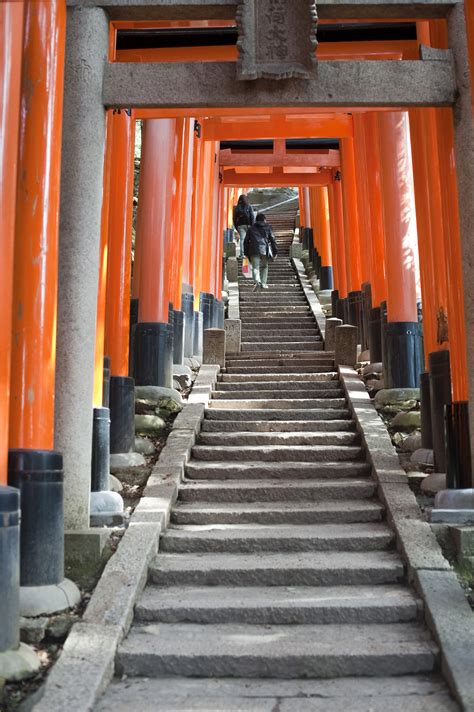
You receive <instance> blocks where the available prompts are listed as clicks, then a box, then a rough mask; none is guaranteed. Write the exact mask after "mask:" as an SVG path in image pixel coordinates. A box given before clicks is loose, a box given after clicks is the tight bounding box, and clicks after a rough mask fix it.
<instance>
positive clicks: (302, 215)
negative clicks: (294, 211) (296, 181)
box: [298, 188, 306, 227]
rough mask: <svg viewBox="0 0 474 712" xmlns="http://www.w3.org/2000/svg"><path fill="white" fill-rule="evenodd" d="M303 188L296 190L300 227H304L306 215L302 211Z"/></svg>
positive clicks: (303, 210)
mask: <svg viewBox="0 0 474 712" xmlns="http://www.w3.org/2000/svg"><path fill="white" fill-rule="evenodd" d="M303 191H304V188H298V204H299V208H300V227H305V224H306V213H305V209H304V193H303Z"/></svg>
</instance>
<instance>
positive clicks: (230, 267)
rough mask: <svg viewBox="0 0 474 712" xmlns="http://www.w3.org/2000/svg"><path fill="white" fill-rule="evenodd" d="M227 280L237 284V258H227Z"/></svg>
mask: <svg viewBox="0 0 474 712" xmlns="http://www.w3.org/2000/svg"><path fill="white" fill-rule="evenodd" d="M225 269H226V274H227V279H228V280H229V282H237V280H238V278H239V265H238V263H237V257H228V258H227V260H226V263H225Z"/></svg>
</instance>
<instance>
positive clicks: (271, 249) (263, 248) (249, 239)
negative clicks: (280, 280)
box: [243, 213, 278, 289]
mask: <svg viewBox="0 0 474 712" xmlns="http://www.w3.org/2000/svg"><path fill="white" fill-rule="evenodd" d="M243 249H244V255H245V256H246V257H248V258H249V260H250V263H251V265H252V277H253V279H254V280H255V286H256V287H260V288H261V289H268V284H267V279H268V264H269V262H271V261H272V260H274V259H275V258H276V256H277V253H278V250H277V245H276V241H275V236H274V235H273V232H272V228H271V226H270V225H269V224H268V223H267V217H266V215H265V213H258V215H257V217H256V219H255V223H254V225H252V226H251V227H249V229H248V230H247V234H246V236H245V240H244V246H243Z"/></svg>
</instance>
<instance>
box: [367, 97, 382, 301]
mask: <svg viewBox="0 0 474 712" xmlns="http://www.w3.org/2000/svg"><path fill="white" fill-rule="evenodd" d="M365 132H366V142H365V146H366V154H365V155H366V167H367V184H368V193H369V196H370V199H369V203H368V206H367V209H368V211H369V212H370V246H371V252H370V262H371V277H370V278H371V284H372V304H373V305H374V306H378V305H379V304H380V302H383V301H384V300H386V299H387V275H386V268H385V241H384V226H383V204H382V177H381V167H380V150H379V141H378V123H377V114H376V112H373V111H371V112H368V113H367V114H366V121H365Z"/></svg>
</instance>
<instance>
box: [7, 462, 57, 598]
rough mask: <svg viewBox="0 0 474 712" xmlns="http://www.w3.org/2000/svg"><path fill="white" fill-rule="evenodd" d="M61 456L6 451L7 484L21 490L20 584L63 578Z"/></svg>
mask: <svg viewBox="0 0 474 712" xmlns="http://www.w3.org/2000/svg"><path fill="white" fill-rule="evenodd" d="M63 478H64V473H63V457H62V455H61V453H60V452H56V451H54V450H26V449H15V450H9V452H8V484H9V485H10V486H11V487H16V488H17V489H19V490H20V503H21V533H20V585H21V586H50V585H54V584H58V583H60V582H61V581H63V579H64V512H63Z"/></svg>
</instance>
